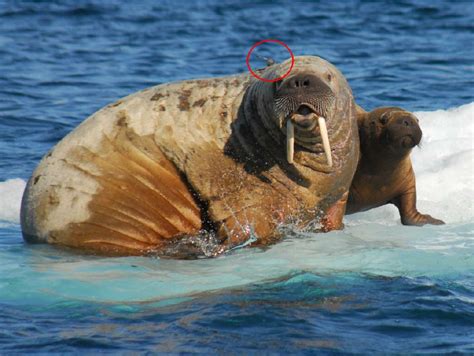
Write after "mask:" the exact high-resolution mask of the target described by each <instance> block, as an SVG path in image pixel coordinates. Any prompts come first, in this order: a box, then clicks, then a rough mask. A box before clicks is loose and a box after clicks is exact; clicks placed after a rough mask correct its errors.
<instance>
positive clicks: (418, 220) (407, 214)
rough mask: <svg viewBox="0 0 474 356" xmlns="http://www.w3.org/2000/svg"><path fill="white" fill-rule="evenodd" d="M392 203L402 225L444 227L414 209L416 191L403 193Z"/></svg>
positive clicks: (438, 221)
mask: <svg viewBox="0 0 474 356" xmlns="http://www.w3.org/2000/svg"><path fill="white" fill-rule="evenodd" d="M393 203H394V204H395V205H396V207H397V208H398V211H399V212H400V218H401V221H402V224H403V225H414V226H423V225H426V224H431V225H444V221H442V220H439V219H435V218H433V217H432V216H431V215H428V214H421V213H420V212H419V211H418V210H417V209H416V190H412V191H409V192H406V193H404V194H403V195H401V196H399V197H397V198H396V199H394V200H393Z"/></svg>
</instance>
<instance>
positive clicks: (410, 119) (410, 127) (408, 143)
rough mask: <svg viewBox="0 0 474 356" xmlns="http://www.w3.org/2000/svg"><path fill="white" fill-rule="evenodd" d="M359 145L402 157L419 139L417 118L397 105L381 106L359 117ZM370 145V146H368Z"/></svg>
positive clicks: (391, 155)
mask: <svg viewBox="0 0 474 356" xmlns="http://www.w3.org/2000/svg"><path fill="white" fill-rule="evenodd" d="M359 132H360V136H361V146H362V150H363V151H364V150H365V148H367V149H369V150H370V151H371V152H375V151H376V152H379V153H381V152H384V153H385V156H386V157H394V158H396V157H403V156H406V155H407V154H409V153H410V151H411V149H412V148H413V147H415V146H416V145H418V144H419V143H420V141H421V137H422V132H421V129H420V126H419V125H418V119H417V118H416V116H415V115H413V114H412V113H410V112H408V111H406V110H403V109H401V108H398V107H382V108H378V109H375V110H373V111H371V112H370V113H368V114H367V115H366V117H365V118H362V119H359ZM369 146H370V148H369Z"/></svg>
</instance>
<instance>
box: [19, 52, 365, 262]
mask: <svg viewBox="0 0 474 356" xmlns="http://www.w3.org/2000/svg"><path fill="white" fill-rule="evenodd" d="M290 64H291V61H289V60H288V61H285V62H283V63H280V64H274V65H271V66H269V67H267V68H265V69H263V70H262V71H261V73H260V75H261V76H262V77H264V78H268V79H273V78H278V77H281V76H282V75H283V74H284V73H286V72H287V71H288V70H289V68H290ZM358 155H359V138H358V131H357V117H356V108H355V103H354V100H353V96H352V92H351V89H350V87H349V85H348V83H347V82H346V79H345V78H344V76H343V75H342V74H341V73H340V72H339V71H338V70H337V69H336V68H335V67H334V66H333V65H331V64H330V63H329V62H327V61H325V60H323V59H321V58H318V57H310V56H305V57H297V58H296V59H295V65H294V68H293V70H292V72H291V73H290V75H289V76H287V77H286V78H285V79H283V80H280V81H278V82H276V83H269V82H263V81H260V80H257V79H255V78H253V77H252V76H250V75H248V74H242V75H235V76H228V77H223V78H212V79H204V80H189V81H183V82H177V83H171V84H163V85H158V86H155V87H152V88H149V89H146V90H143V91H141V92H138V93H136V94H133V95H130V96H128V97H125V98H123V99H121V100H119V101H117V102H116V103H114V104H111V105H108V106H106V107H105V108H103V109H101V110H100V111H98V112H97V113H95V114H94V115H92V116H91V117H89V118H88V119H87V120H86V121H84V122H83V123H82V124H81V125H80V126H79V127H77V128H76V129H75V130H74V131H73V132H71V133H70V134H69V135H67V136H66V137H65V138H64V139H62V140H61V141H60V142H59V143H58V144H57V145H56V147H55V148H53V149H52V150H51V151H50V153H48V154H47V155H46V156H45V157H44V158H43V160H42V161H41V163H40V164H39V166H38V167H37V168H36V170H35V171H34V173H33V175H32V177H31V178H30V180H29V182H28V184H27V188H26V190H25V193H24V196H23V201H22V208H21V225H22V231H23V236H24V238H25V240H26V241H29V242H48V243H51V244H56V245H61V246H68V247H72V248H78V249H81V250H83V251H89V252H93V253H98V254H105V255H146V254H156V255H168V256H172V257H183V258H187V257H196V256H199V255H208V256H213V255H216V254H218V253H220V252H222V251H225V250H227V249H229V248H232V247H235V246H238V245H240V244H243V243H246V242H248V241H249V238H250V237H252V238H255V237H256V239H257V241H255V242H254V243H255V244H262V245H265V244H269V243H271V242H272V241H274V240H275V239H276V238H277V237H278V226H279V225H280V224H285V223H289V224H294V225H296V226H301V227H302V226H305V224H308V223H309V222H311V221H313V220H314V219H315V218H317V217H320V218H321V219H322V220H321V221H322V222H323V223H324V222H327V223H328V225H330V228H340V227H341V226H342V216H343V214H344V208H345V200H344V196H345V194H346V195H347V193H348V190H349V186H350V183H351V180H352V177H353V175H354V172H355V169H356V166H357V161H358ZM328 214H329V216H326V215H328ZM326 229H329V228H326ZM209 241H211V242H212V243H209Z"/></svg>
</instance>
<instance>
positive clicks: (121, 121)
mask: <svg viewBox="0 0 474 356" xmlns="http://www.w3.org/2000/svg"><path fill="white" fill-rule="evenodd" d="M117 117H118V120H117V125H118V126H120V127H123V126H127V120H128V115H127V113H126V112H125V111H123V110H121V111H119V113H118V114H117Z"/></svg>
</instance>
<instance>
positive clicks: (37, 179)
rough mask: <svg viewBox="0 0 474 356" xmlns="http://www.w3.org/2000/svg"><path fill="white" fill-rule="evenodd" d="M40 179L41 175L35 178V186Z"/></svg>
mask: <svg viewBox="0 0 474 356" xmlns="http://www.w3.org/2000/svg"><path fill="white" fill-rule="evenodd" d="M40 177H41V174H40V175H38V176H36V177H35V179H34V180H33V185H35V184H36V183H38V181H39V179H40Z"/></svg>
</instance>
